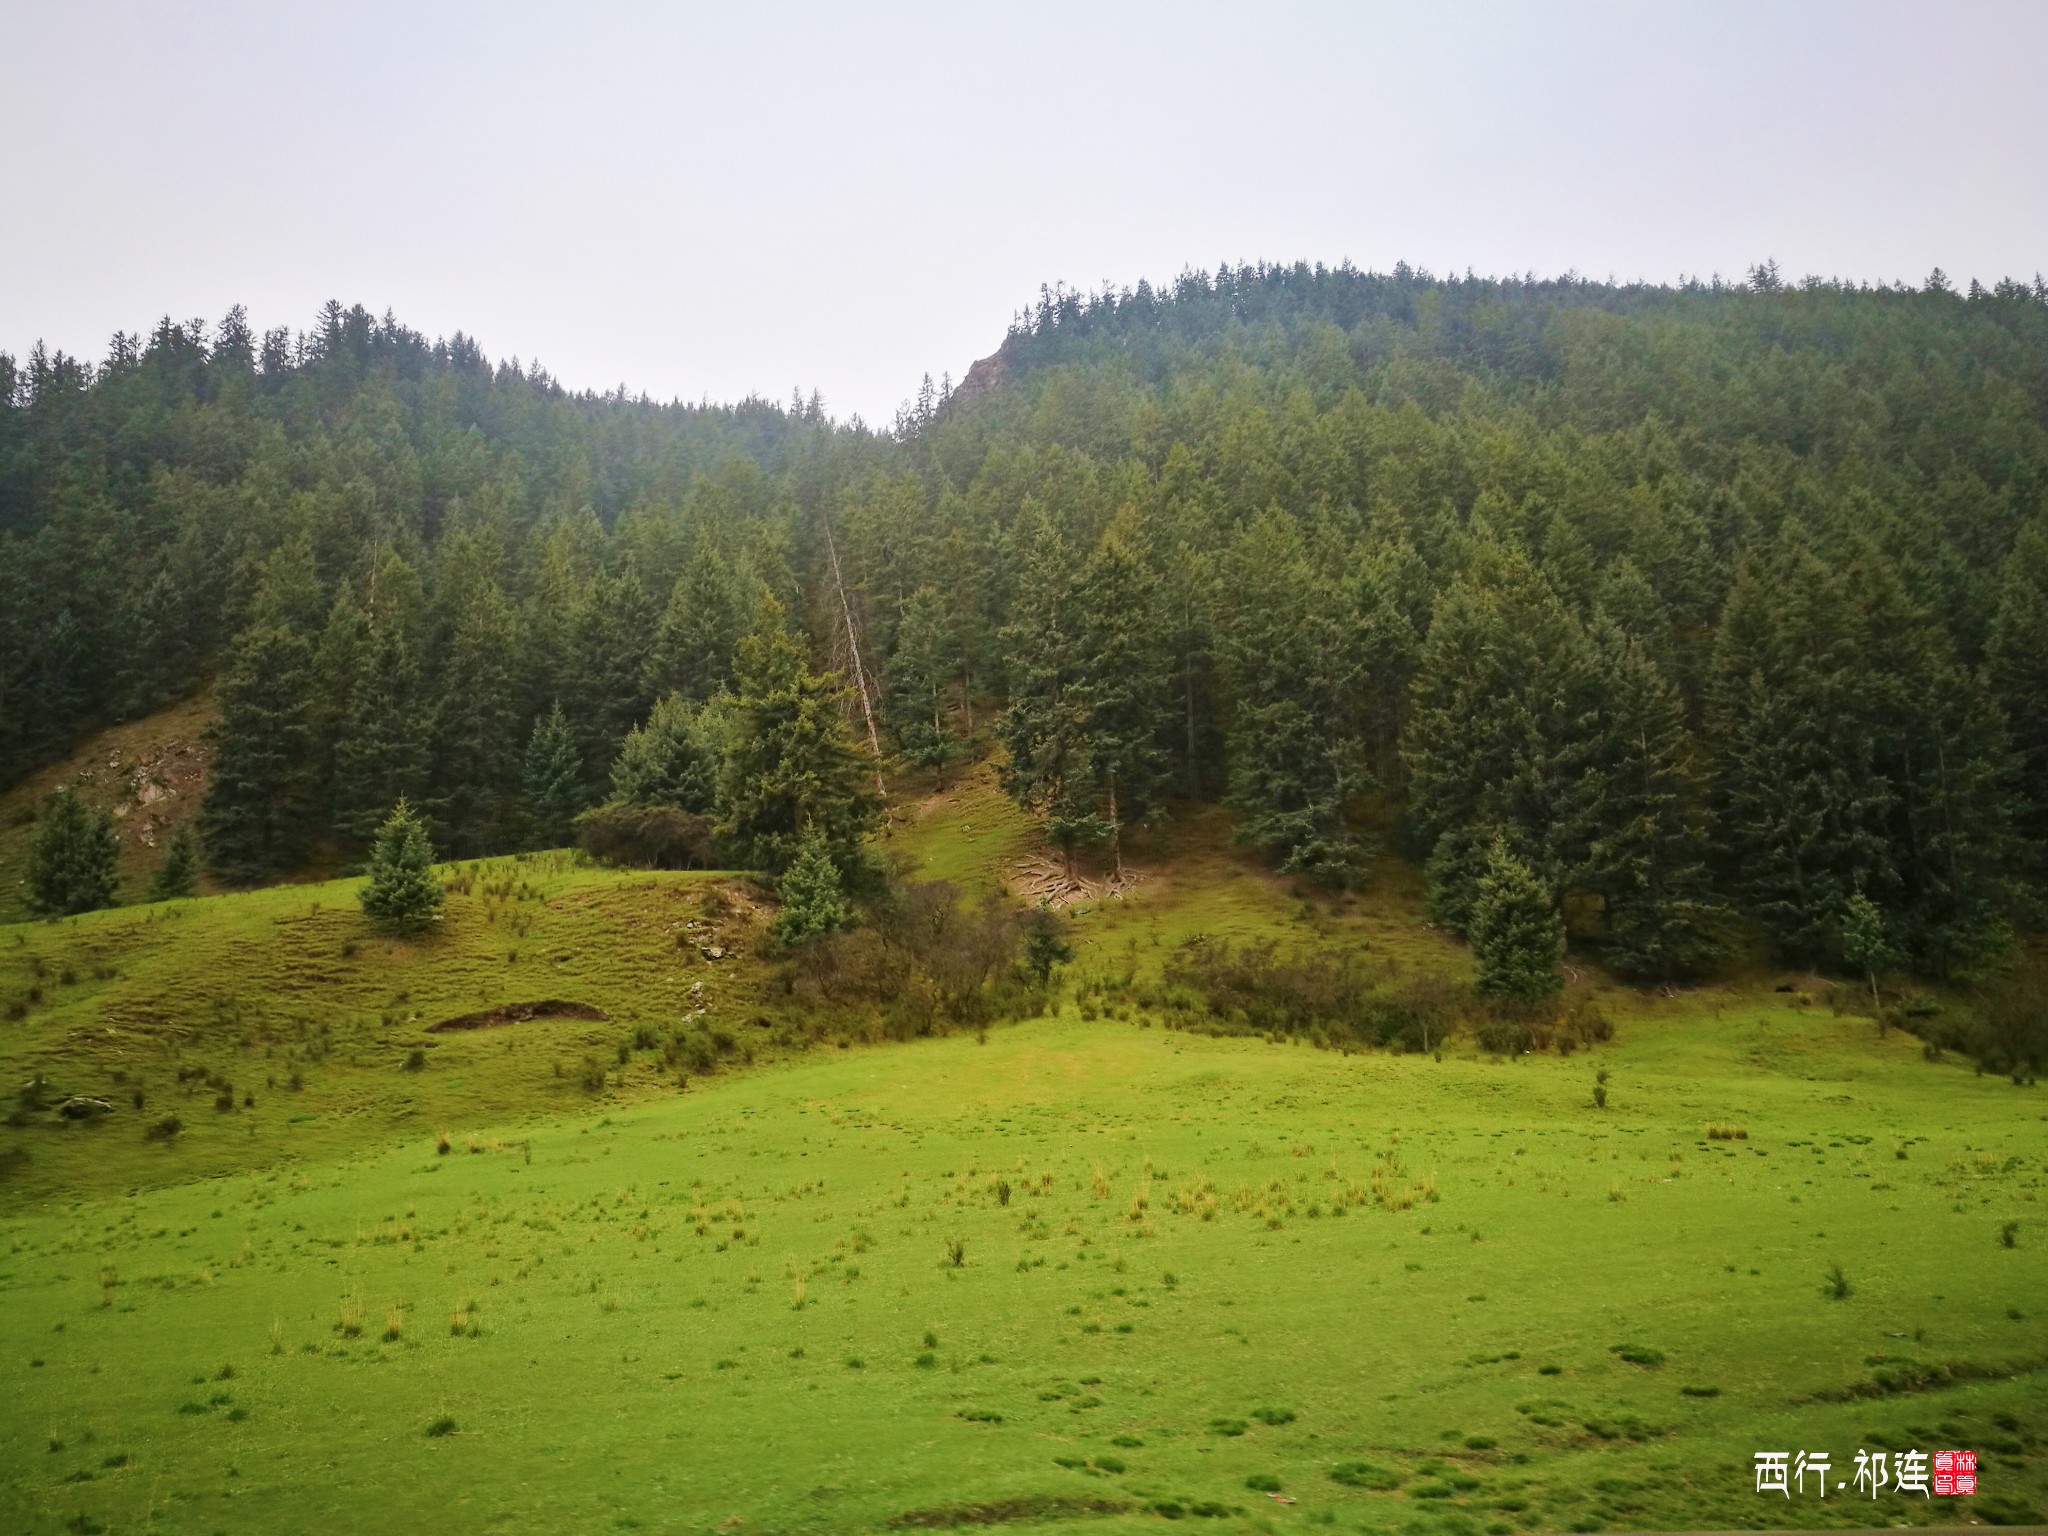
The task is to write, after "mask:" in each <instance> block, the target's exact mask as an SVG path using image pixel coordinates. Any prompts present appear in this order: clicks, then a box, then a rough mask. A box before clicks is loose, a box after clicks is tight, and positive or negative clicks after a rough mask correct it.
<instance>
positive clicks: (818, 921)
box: [774, 827, 853, 945]
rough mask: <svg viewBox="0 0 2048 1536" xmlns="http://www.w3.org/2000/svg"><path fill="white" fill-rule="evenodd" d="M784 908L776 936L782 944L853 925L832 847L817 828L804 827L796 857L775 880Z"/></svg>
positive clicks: (851, 910)
mask: <svg viewBox="0 0 2048 1536" xmlns="http://www.w3.org/2000/svg"><path fill="white" fill-rule="evenodd" d="M776 894H777V895H778V896H779V897H780V899H781V901H782V910H781V911H780V912H778V913H777V914H776V915H775V930H774V931H775V937H776V939H777V940H779V941H780V942H781V943H783V944H790V945H794V944H801V943H803V941H804V940H806V939H810V938H815V937H816V936H817V935H819V934H821V933H837V932H839V931H840V930H841V929H844V928H850V927H852V926H853V909H852V908H851V907H849V906H848V905H847V904H846V894H845V892H844V890H843V889H842V888H841V886H840V882H839V870H838V868H837V866H835V865H834V864H833V862H832V850H831V848H830V847H829V846H827V844H826V842H825V839H824V838H823V837H821V836H820V835H819V834H818V832H817V831H816V829H815V828H808V827H807V828H805V830H804V834H803V836H802V837H801V838H800V839H798V841H797V845H796V856H795V857H794V858H793V859H791V861H790V865H789V868H787V869H786V870H784V871H783V872H782V878H781V879H780V880H779V881H777V882H776Z"/></svg>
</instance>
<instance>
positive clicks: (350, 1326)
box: [334, 1291, 363, 1339]
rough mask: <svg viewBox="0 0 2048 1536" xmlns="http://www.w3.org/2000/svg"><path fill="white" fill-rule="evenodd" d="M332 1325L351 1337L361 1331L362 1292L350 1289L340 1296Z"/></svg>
mask: <svg viewBox="0 0 2048 1536" xmlns="http://www.w3.org/2000/svg"><path fill="white" fill-rule="evenodd" d="M334 1326H335V1327H336V1328H338V1329H339V1330H340V1331H341V1332H342V1333H343V1334H344V1335H346V1336H347V1337H349V1338H351V1339H353V1338H355V1337H356V1336H357V1335H358V1334H360V1333H361V1332H362V1331H363V1296H362V1292H360V1291H350V1292H349V1293H348V1294H347V1295H346V1296H344V1297H342V1298H341V1307H340V1309H339V1312H338V1313H337V1315H336V1318H335V1324H334Z"/></svg>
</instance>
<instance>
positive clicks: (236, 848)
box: [202, 622, 317, 884]
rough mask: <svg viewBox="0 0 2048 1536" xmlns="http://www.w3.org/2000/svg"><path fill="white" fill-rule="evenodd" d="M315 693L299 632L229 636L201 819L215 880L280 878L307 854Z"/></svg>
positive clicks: (267, 630) (312, 825) (269, 629)
mask: <svg viewBox="0 0 2048 1536" xmlns="http://www.w3.org/2000/svg"><path fill="white" fill-rule="evenodd" d="M313 693H314V687H313V653H312V648H311V647H310V646H309V645H308V644H307V643H306V640H305V638H304V636H302V635H301V634H300V633H299V632H298V631H296V630H293V629H288V628H286V627H285V626H283V625H281V624H276V623H261V622H259V623H257V624H255V625H252V626H251V627H250V628H249V629H247V630H244V631H243V632H242V634H241V635H240V636H238V637H237V638H236V640H235V643H234V646H233V647H232V648H231V650H230V651H229V654H228V662H227V667H226V670H225V671H224V673H223V674H222V677H221V683H220V722H219V724H218V725H217V726H216V727H215V729H214V757H213V771H212V776H211V778H210V780H209V782H208V785H207V790H206V803H205V807H204V810H203V812H202V818H203V823H202V831H203V833H204V836H205V841H206V857H207V862H208V863H209V864H210V865H211V866H212V868H213V870H214V872H215V873H216V874H218V875H219V876H220V877H221V878H222V879H223V880H226V881H229V882H231V883H234V884H247V883H250V882H253V881H257V880H262V879H265V878H268V877H270V876H273V875H280V874H284V873H286V872H287V871H289V870H291V869H293V868H295V867H297V865H298V864H299V863H300V862H301V861H302V860H304V858H305V857H306V855H307V853H308V852H309V851H310V849H311V846H312V841H313V835H314V831H315V829H316V826H317V822H316V808H315V805H314V801H313V790H314V756H313V742H314V737H313V729H312V723H311V720H310V718H309V717H310V715H311V699H312V697H313Z"/></svg>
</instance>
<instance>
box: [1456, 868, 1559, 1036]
mask: <svg viewBox="0 0 2048 1536" xmlns="http://www.w3.org/2000/svg"><path fill="white" fill-rule="evenodd" d="M1471 935H1472V955H1473V958H1474V959H1475V960H1476V961H1477V962H1478V965H1479V982H1478V986H1479V990H1480V991H1481V992H1483V993H1485V994H1486V995H1487V996H1489V997H1499V998H1506V999H1509V1000H1511V1001H1514V1002H1521V1003H1535V1002H1540V1001H1541V1000H1542V999H1544V998H1546V997H1549V996H1551V995H1553V994H1554V993H1556V992H1557V991H1558V990H1559V989H1560V988H1561V987H1562V986H1563V985H1564V978H1563V977H1562V976H1561V975H1560V974H1559V971H1558V966H1559V963H1560V962H1561V961H1562V960H1563V959H1564V918H1563V917H1562V916H1561V915H1560V914H1559V912H1558V910H1557V902H1556V900H1555V899H1554V898H1553V897H1552V895H1551V893H1550V892H1549V891H1547V890H1545V889H1544V888H1543V886H1542V884H1541V883H1540V882H1539V881H1538V880H1537V879H1536V877H1535V876H1534V875H1533V874H1531V873H1530V871H1529V866H1528V865H1526V864H1524V863H1523V862H1522V861H1521V860H1520V859H1518V858H1516V857H1515V856H1514V855H1513V854H1512V853H1510V852H1509V851H1508V845H1507V842H1506V840H1505V839H1504V838H1500V837H1496V838H1495V839H1494V840H1493V843H1492V845H1491V846H1490V847H1489V848H1488V850H1487V856H1486V868H1485V872H1484V873H1483V874H1482V875H1481V876H1480V877H1479V882H1478V889H1477V891H1476V892H1475V894H1474V896H1473V901H1472V926H1471Z"/></svg>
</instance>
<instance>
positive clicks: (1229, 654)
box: [1224, 512, 1370, 886]
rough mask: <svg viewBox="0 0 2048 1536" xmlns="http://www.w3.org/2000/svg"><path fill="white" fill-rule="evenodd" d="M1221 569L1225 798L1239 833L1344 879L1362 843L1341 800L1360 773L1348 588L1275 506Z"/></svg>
mask: <svg viewBox="0 0 2048 1536" xmlns="http://www.w3.org/2000/svg"><path fill="white" fill-rule="evenodd" d="M1229 572H1230V580H1229V593H1230V598H1229V602H1230V610H1231V616H1230V625H1229V628H1228V630H1227V631H1226V634H1225V639H1224V656H1225V664H1226V672H1227V676H1228V678H1229V682H1230V688H1231V693H1232V696H1233V698H1234V700H1235V702H1236V709H1235V711H1234V713H1233V716H1232V720H1231V729H1230V735H1229V739H1228V746H1229V752H1230V780H1229V792H1228V798H1229V803H1230V804H1231V805H1232V806H1234V807H1235V808H1236V809H1237V810H1238V811H1239V812H1241V813H1242V818H1243V819H1242V820H1241V821H1240V823H1239V835H1240V836H1241V837H1243V838H1245V839H1246V840H1247V841H1250V842H1253V843H1256V844H1258V845H1259V846H1260V847H1262V848H1264V849H1265V850H1266V851H1267V852H1268V853H1269V854H1271V855H1272V856H1273V857H1274V858H1276V859H1277V860H1278V861H1279V864H1280V868H1281V869H1282V870H1283V871H1285V872H1288V873H1297V872H1298V873H1301V874H1305V875H1308V876H1310V877H1311V878H1313V879H1316V880H1320V881H1323V882H1326V883H1329V884H1333V885H1339V886H1342V885H1348V884H1350V883H1351V881H1352V880H1353V879H1354V878H1355V877H1356V876H1357V875H1358V874H1359V873H1360V872H1361V868H1362V864H1363V860H1364V853H1365V850H1364V845H1363V841H1362V840H1361V839H1360V838H1359V836H1358V835H1357V833H1355V832H1354V831H1352V830H1351V828H1350V827H1349V826H1348V824H1347V822H1346V807H1347V803H1348V802H1349V801H1350V799H1351V797H1352V796H1353V795H1355V794H1357V793H1359V792H1360V791H1361V790H1362V789H1364V788H1365V787H1366V786H1367V785H1368V784H1369V783H1370V778H1369V776H1368V774H1367V771H1366V766H1365V753H1364V750H1363V747H1362V743H1361V741H1360V733H1359V726H1360V713H1361V708H1360V706H1361V700H1360V698H1359V691H1360V690H1359V683H1360V680H1361V679H1360V673H1361V671H1362V667H1361V659H1360V657H1359V655H1358V652H1357V650H1356V641H1357V638H1358V636H1357V626H1356V625H1355V624H1354V623H1353V622H1352V619H1351V616H1350V614H1349V613H1348V611H1347V605H1346V602H1345V596H1346V594H1345V593H1344V591H1343V590H1342V589H1341V588H1340V587H1339V586H1338V585H1337V584H1336V583H1335V582H1333V581H1330V580H1328V579H1327V578H1325V577H1324V576H1322V575H1321V574H1319V573H1318V572H1317V571H1316V570H1315V569H1314V568H1313V567H1312V566H1311V564H1310V561H1309V556H1308V551H1307V549H1306V548H1305V547H1304V543H1303V540H1302V537H1301V531H1300V528H1299V526H1298V525H1297V524H1296V523H1295V521H1294V520H1293V519H1292V518H1290V517H1287V516H1286V515H1285V514H1282V513H1279V512H1269V513H1267V514H1265V515H1264V516H1262V517H1260V518H1259V519H1258V520H1257V521H1256V522H1254V523H1252V524H1250V525H1249V526H1248V527H1247V528H1246V529H1245V531H1244V533H1243V534H1242V535H1241V536H1240V537H1239V540H1238V544H1237V549H1236V552H1235V558H1234V559H1233V561H1232V563H1231V565H1230V567H1229Z"/></svg>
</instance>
